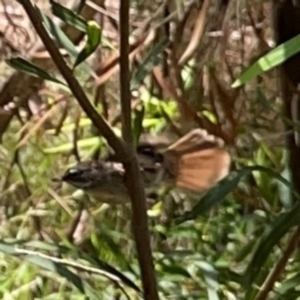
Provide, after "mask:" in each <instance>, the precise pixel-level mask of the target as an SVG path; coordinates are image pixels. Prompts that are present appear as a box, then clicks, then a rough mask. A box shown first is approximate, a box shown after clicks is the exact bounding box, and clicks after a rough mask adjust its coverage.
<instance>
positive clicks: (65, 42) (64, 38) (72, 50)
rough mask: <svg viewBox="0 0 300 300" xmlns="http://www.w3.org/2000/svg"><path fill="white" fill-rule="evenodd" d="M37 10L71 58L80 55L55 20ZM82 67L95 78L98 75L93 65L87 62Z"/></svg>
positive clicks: (74, 58)
mask: <svg viewBox="0 0 300 300" xmlns="http://www.w3.org/2000/svg"><path fill="white" fill-rule="evenodd" d="M37 10H38V12H39V13H40V16H41V18H42V20H43V23H44V25H45V27H46V29H47V30H48V32H49V33H50V35H51V36H53V37H54V39H55V40H56V42H57V43H58V44H59V46H60V47H63V48H64V49H66V51H67V52H68V54H69V55H70V56H71V59H72V60H73V61H75V60H76V57H77V56H78V51H77V49H76V47H75V46H74V44H73V43H72V41H71V40H70V39H69V38H68V37H67V35H66V34H65V33H64V32H63V31H62V29H61V28H60V27H59V26H57V25H56V24H55V23H54V22H53V20H52V19H51V18H50V17H49V16H47V15H45V14H44V13H42V12H41V11H40V10H39V9H38V8H37ZM80 68H82V69H83V70H84V71H85V72H87V73H88V74H90V75H91V76H93V77H94V78H95V77H97V76H96V74H95V72H94V70H93V69H92V67H91V66H90V65H89V64H87V63H86V62H84V63H83V64H82V65H80Z"/></svg>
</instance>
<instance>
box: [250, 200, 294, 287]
mask: <svg viewBox="0 0 300 300" xmlns="http://www.w3.org/2000/svg"><path fill="white" fill-rule="evenodd" d="M298 224H300V203H299V202H297V204H296V205H295V206H294V208H293V209H292V210H291V211H289V212H288V213H283V214H280V215H279V216H278V217H277V218H276V220H275V221H274V222H273V223H272V224H271V225H270V226H269V228H267V229H266V231H265V232H264V234H263V236H262V238H261V240H260V242H259V245H258V247H257V249H256V251H255V253H254V255H253V257H252V259H251V262H250V263H249V265H248V267H247V269H246V271H245V274H244V283H245V285H246V286H247V287H249V286H251V285H252V283H253V282H254V281H255V279H256V277H257V274H258V273H259V271H260V270H261V268H262V266H263V265H264V263H265V262H266V260H267V258H268V257H269V255H270V253H271V251H272V248H273V247H274V246H275V245H276V244H278V242H279V241H280V239H281V238H282V237H283V236H284V235H285V234H286V233H287V232H289V230H290V229H291V228H292V227H294V226H296V225H298Z"/></svg>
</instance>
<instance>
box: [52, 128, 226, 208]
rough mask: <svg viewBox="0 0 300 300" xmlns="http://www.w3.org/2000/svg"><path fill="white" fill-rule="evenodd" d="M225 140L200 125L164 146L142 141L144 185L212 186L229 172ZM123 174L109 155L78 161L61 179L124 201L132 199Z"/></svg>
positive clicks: (107, 200) (104, 199)
mask: <svg viewBox="0 0 300 300" xmlns="http://www.w3.org/2000/svg"><path fill="white" fill-rule="evenodd" d="M224 144H225V143H224V141H223V140H222V139H221V138H219V137H216V136H215V135H212V134H209V133H208V132H207V131H206V130H204V129H201V128H197V129H193V130H191V131H190V132H188V133H187V134H186V135H184V136H183V137H181V138H180V139H179V140H177V141H176V142H174V143H173V144H171V145H170V146H169V147H167V148H166V149H165V150H159V149H157V148H156V147H155V146H153V145H151V144H150V143H141V144H139V145H138V146H137V148H136V152H137V156H138V161H139V166H140V171H141V175H142V178H143V183H144V186H145V188H146V189H147V188H151V187H156V186H159V185H161V184H163V183H165V184H171V185H172V186H174V187H175V188H179V189H180V190H183V191H187V192H193V193H203V192H205V191H207V190H209V189H210V188H211V187H213V186H214V185H215V184H216V183H217V182H219V181H220V180H221V179H223V178H224V177H226V176H227V175H228V173H229V169H230V165H231V156H230V154H229V152H228V151H227V150H226V149H225V145H224ZM124 175H125V170H124V168H123V165H122V163H119V162H117V161H116V160H114V159H113V157H108V158H106V159H102V160H88V161H82V162H79V163H78V164H77V165H76V166H75V167H72V168H69V169H67V170H66V172H65V173H64V174H63V175H62V177H61V178H60V179H58V180H60V181H62V182H66V183H68V184H70V185H71V186H73V187H75V188H77V189H81V190H83V191H84V192H85V193H86V194H87V195H89V196H91V197H92V198H94V199H96V200H97V201H99V202H102V203H109V204H121V203H126V202H129V201H130V198H129V194H128V191H127V188H126V186H125V183H124ZM56 180H57V179H56Z"/></svg>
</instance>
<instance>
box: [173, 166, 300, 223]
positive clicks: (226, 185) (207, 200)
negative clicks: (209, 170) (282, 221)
mask: <svg viewBox="0 0 300 300" xmlns="http://www.w3.org/2000/svg"><path fill="white" fill-rule="evenodd" d="M253 171H261V172H265V173H267V174H269V175H270V176H273V177H274V178H276V179H277V180H279V181H280V182H282V183H283V184H285V185H287V186H289V187H290V188H292V187H291V184H290V183H289V182H288V181H287V180H286V179H285V178H283V177H282V176H280V175H279V174H278V173H276V172H275V171H273V170H271V169H268V168H265V167H262V166H251V167H244V168H243V169H241V170H238V171H234V172H232V173H231V174H229V175H228V176H227V177H226V178H224V179H223V180H221V181H220V183H219V184H217V185H216V186H215V187H213V188H212V189H210V190H209V191H208V192H207V194H206V195H205V196H204V197H203V198H202V199H200V200H199V202H198V204H196V205H195V206H194V207H193V209H192V210H191V211H187V212H186V213H184V214H183V215H182V216H179V217H177V218H176V219H175V224H180V223H183V222H185V221H188V220H193V219H195V218H197V217H198V216H200V215H204V214H205V213H207V212H208V211H210V210H211V209H212V208H213V207H214V206H216V205H217V204H219V203H220V202H221V201H222V200H223V199H224V198H225V197H226V196H227V195H228V194H229V193H230V192H231V191H232V190H233V189H235V188H236V186H237V185H238V183H239V182H240V180H241V179H242V178H243V177H244V176H247V175H249V174H250V173H251V172H253ZM297 197H298V196H297ZM298 198H299V197H298Z"/></svg>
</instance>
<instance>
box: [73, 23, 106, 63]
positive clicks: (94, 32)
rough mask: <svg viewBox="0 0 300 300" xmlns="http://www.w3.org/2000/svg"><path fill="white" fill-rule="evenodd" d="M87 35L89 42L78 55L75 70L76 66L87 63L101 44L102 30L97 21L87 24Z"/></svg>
mask: <svg viewBox="0 0 300 300" xmlns="http://www.w3.org/2000/svg"><path fill="white" fill-rule="evenodd" d="M86 34H87V42H86V44H85V46H84V48H83V49H82V50H81V51H80V53H79V54H78V56H77V58H76V60H75V63H74V68H76V66H78V65H79V64H80V63H82V62H83V61H85V60H86V59H87V58H88V57H89V56H90V55H91V54H92V53H93V52H94V51H95V50H96V49H97V47H98V46H99V44H100V43H101V36H102V33H101V28H100V27H99V26H98V24H97V23H96V22H95V21H89V22H87V28H86Z"/></svg>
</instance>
